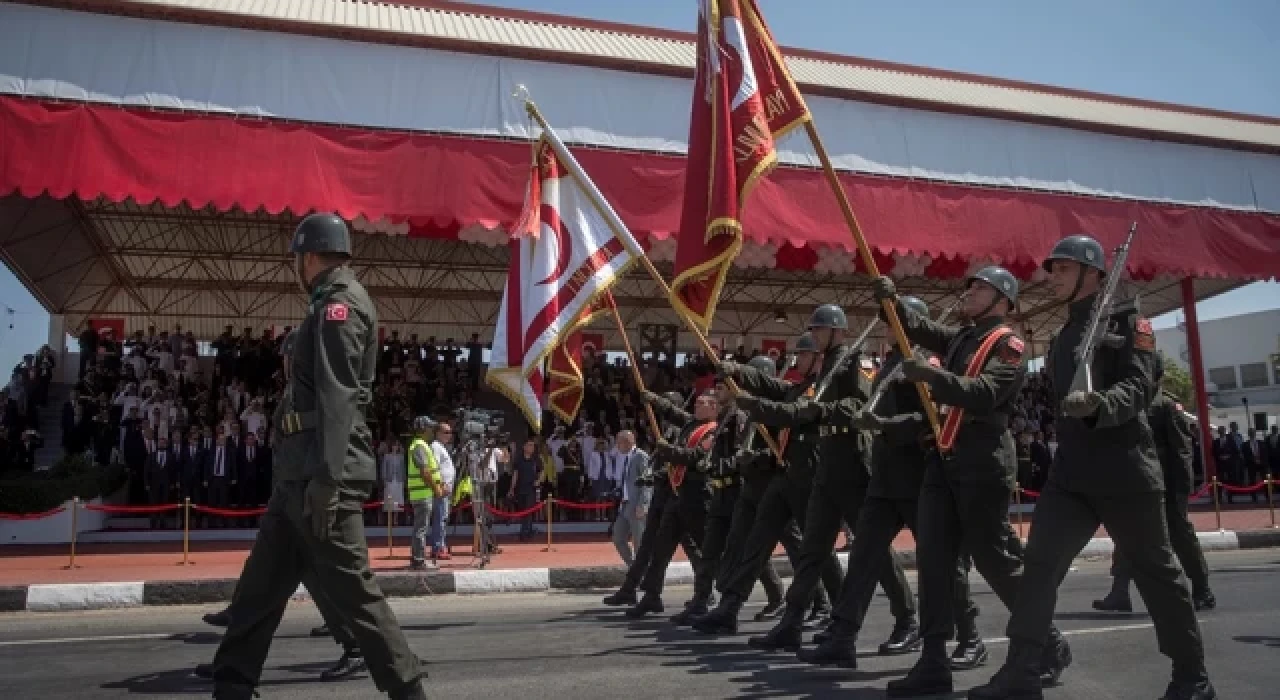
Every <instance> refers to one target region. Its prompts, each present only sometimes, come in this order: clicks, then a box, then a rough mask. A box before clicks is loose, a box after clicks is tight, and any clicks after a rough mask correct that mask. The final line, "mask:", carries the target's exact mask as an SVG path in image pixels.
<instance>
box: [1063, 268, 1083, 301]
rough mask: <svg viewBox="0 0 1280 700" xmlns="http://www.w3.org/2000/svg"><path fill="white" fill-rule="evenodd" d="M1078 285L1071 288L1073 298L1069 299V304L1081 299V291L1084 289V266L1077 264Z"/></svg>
mask: <svg viewBox="0 0 1280 700" xmlns="http://www.w3.org/2000/svg"><path fill="white" fill-rule="evenodd" d="M1076 265H1077V267H1076V285H1075V286H1074V287H1072V288H1071V296H1069V297H1067V303H1068V304H1070V303H1071V302H1073V301H1078V300H1079V299H1080V289H1081V288H1082V287H1084V265H1080V264H1079V263H1076Z"/></svg>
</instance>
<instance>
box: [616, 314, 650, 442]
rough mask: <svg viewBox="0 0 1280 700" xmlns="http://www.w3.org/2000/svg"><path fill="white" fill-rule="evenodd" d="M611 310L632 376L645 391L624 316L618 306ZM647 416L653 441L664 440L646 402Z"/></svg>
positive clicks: (638, 387) (637, 385) (640, 388)
mask: <svg viewBox="0 0 1280 700" xmlns="http://www.w3.org/2000/svg"><path fill="white" fill-rule="evenodd" d="M609 310H610V311H612V312H613V321H614V323H616V324H617V325H618V333H619V334H620V335H621V336H622V347H623V348H625V349H626V351H627V359H628V360H630V362H631V376H632V377H633V378H634V379H635V380H636V388H637V389H639V390H640V391H644V390H645V388H644V378H643V377H641V376H640V365H639V364H638V363H637V362H636V354H635V352H634V351H632V349H631V339H630V338H628V337H627V327H626V326H624V325H622V315H621V314H619V313H618V307H617V305H616V304H610V305H609ZM644 411H645V414H647V415H648V416H649V427H650V428H651V429H652V430H653V440H654V442H655V443H656V442H657V441H659V440H661V439H662V429H661V428H660V427H658V418H657V416H655V415H653V406H650V405H649V402H648V401H645V402H644Z"/></svg>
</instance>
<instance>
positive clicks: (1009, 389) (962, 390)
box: [929, 334, 1024, 412]
mask: <svg viewBox="0 0 1280 700" xmlns="http://www.w3.org/2000/svg"><path fill="white" fill-rule="evenodd" d="M1022 347H1024V345H1023V343H1022V340H1021V339H1020V338H1018V337H1017V336H1016V335H1013V334H1010V335H1008V336H1006V337H1005V338H1003V339H1001V340H1000V342H998V343H996V347H994V348H992V350H991V354H990V355H988V356H987V361H986V364H984V365H983V366H982V372H981V373H979V374H978V376H976V377H965V376H961V375H958V374H952V373H951V372H948V371H946V370H942V369H938V370H935V372H934V373H933V376H932V377H931V378H930V380H929V386H930V388H931V389H932V391H933V397H934V398H935V399H937V400H938V402H940V403H945V404H947V405H949V406H956V407H958V408H963V409H967V410H971V411H983V412H985V411H991V410H994V409H995V407H996V406H999V405H1001V404H1003V403H1005V402H1007V401H1008V400H1009V399H1010V398H1012V396H1013V395H1014V393H1015V392H1017V391H1018V389H1019V388H1020V387H1021V386H1022V379H1023V375H1024V370H1023V357H1022V350H1021V348H1022Z"/></svg>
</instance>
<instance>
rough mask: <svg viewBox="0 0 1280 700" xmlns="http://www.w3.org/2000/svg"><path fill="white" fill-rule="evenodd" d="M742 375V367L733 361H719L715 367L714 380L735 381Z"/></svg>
mask: <svg viewBox="0 0 1280 700" xmlns="http://www.w3.org/2000/svg"><path fill="white" fill-rule="evenodd" d="M741 375H742V365H740V364H738V363H737V362H734V361H733V360H721V361H720V364H718V365H716V379H719V380H720V381H724V380H726V379H733V380H736V379H737V378H738V377H740V376H741Z"/></svg>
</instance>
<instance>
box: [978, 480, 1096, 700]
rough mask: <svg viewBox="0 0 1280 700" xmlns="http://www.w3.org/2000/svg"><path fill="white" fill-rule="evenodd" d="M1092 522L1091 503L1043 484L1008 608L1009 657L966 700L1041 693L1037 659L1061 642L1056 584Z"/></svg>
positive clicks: (1090, 533)
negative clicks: (1014, 597) (1056, 622)
mask: <svg viewBox="0 0 1280 700" xmlns="http://www.w3.org/2000/svg"><path fill="white" fill-rule="evenodd" d="M1098 524H1099V522H1098V519H1097V516H1096V515H1094V511H1093V509H1092V507H1090V506H1089V504H1088V503H1086V502H1085V501H1084V500H1083V499H1082V498H1081V497H1079V496H1078V495H1076V494H1070V493H1067V492H1065V491H1063V490H1061V489H1059V488H1057V487H1056V486H1054V485H1053V483H1052V482H1050V483H1049V484H1048V485H1046V486H1045V488H1044V491H1043V492H1042V493H1041V494H1040V499H1039V501H1037V503H1036V514H1035V518H1034V520H1033V521H1032V523H1031V533H1030V535H1029V536H1028V539H1027V549H1026V557H1025V559H1024V561H1023V565H1024V570H1023V574H1022V580H1021V582H1020V584H1019V587H1018V592H1017V601H1016V602H1015V603H1014V605H1013V607H1012V608H1010V611H1009V612H1010V617H1009V624H1008V627H1007V628H1006V633H1007V634H1008V636H1009V655H1008V657H1007V658H1006V659H1005V662H1004V665H1003V666H1001V667H1000V670H998V671H996V674H995V675H994V676H993V677H992V678H991V681H990V682H989V683H987V684H986V685H982V686H978V687H977V688H974V689H972V690H970V691H969V698H970V699H971V700H1005V699H1006V698H1029V699H1037V698H1041V697H1043V693H1042V692H1041V688H1042V687H1043V685H1044V683H1043V681H1042V679H1041V671H1042V666H1043V660H1044V658H1045V656H1046V655H1047V654H1049V653H1051V650H1052V648H1053V647H1054V646H1055V645H1056V644H1059V643H1061V642H1060V640H1061V636H1060V635H1055V633H1054V631H1053V628H1052V622H1053V611H1054V608H1055V607H1056V606H1057V603H1058V585H1059V584H1060V583H1061V582H1062V580H1063V578H1064V577H1065V576H1066V575H1067V570H1068V569H1069V568H1070V567H1071V562H1072V560H1073V559H1074V558H1075V556H1076V554H1078V553H1079V552H1080V550H1082V549H1084V546H1085V545H1086V544H1088V543H1089V539H1090V538H1091V537H1093V534H1094V532H1096V531H1097V529H1098ZM979 561H980V560H979V558H978V556H977V553H976V552H975V553H974V564H975V565H978V566H979V569H978V570H979V571H982V568H981V565H980V564H979ZM1062 645H1063V647H1065V643H1062ZM1068 656H1069V651H1068Z"/></svg>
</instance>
